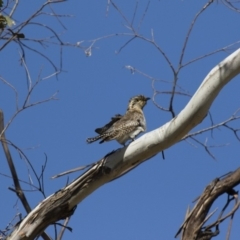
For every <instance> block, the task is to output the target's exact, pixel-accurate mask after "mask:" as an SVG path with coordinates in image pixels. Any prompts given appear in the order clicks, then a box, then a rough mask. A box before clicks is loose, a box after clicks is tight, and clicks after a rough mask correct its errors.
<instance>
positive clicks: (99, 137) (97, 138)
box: [86, 135, 102, 143]
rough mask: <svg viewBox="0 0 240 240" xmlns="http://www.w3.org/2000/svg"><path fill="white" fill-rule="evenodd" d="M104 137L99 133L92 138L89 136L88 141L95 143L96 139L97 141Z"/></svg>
mask: <svg viewBox="0 0 240 240" xmlns="http://www.w3.org/2000/svg"><path fill="white" fill-rule="evenodd" d="M101 138H102V135H98V136H96V137H92V138H87V140H86V141H87V143H93V142H95V141H97V140H99V139H101Z"/></svg>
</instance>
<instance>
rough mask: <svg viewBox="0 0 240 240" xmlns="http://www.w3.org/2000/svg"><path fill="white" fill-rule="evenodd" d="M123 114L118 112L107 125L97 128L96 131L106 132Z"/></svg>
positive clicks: (99, 132)
mask: <svg viewBox="0 0 240 240" xmlns="http://www.w3.org/2000/svg"><path fill="white" fill-rule="evenodd" d="M122 117H123V116H122V115H121V114H116V115H115V116H114V117H112V118H111V121H110V122H109V123H107V124H106V125H105V126H103V127H101V128H96V129H95V132H96V133H98V134H103V133H104V132H106V131H107V130H108V129H109V128H110V127H112V125H113V124H114V123H115V122H117V121H119V120H120V119H121V118H122Z"/></svg>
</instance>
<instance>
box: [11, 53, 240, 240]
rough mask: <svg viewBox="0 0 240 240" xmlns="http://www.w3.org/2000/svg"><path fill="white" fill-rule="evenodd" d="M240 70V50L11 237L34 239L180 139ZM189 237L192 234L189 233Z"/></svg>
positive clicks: (36, 210) (46, 202)
mask: <svg viewBox="0 0 240 240" xmlns="http://www.w3.org/2000/svg"><path fill="white" fill-rule="evenodd" d="M239 73H240V49H238V50H237V51H235V52H234V53H233V54H231V55H230V56H228V57H227V58H226V59H224V60H223V61H222V62H221V63H219V64H218V65H217V66H216V67H214V68H213V69H212V70H211V71H210V73H209V74H208V75H207V76H206V78H205V79H204V81H203V82H202V84H201V85H200V86H199V88H198V90H197V91H196V93H195V94H194V96H193V97H192V98H191V100H190V101H189V103H188V104H187V105H186V107H185V108H184V109H183V110H182V111H181V112H180V113H179V114H178V115H177V116H176V117H175V118H174V119H172V120H171V121H169V122H167V123H166V124H164V125H163V126H161V127H159V128H157V129H155V130H154V131H151V132H148V133H146V134H144V135H143V136H142V137H140V138H139V139H137V140H136V141H134V142H132V143H131V144H129V145H128V146H126V147H124V148H121V149H119V150H117V151H115V152H113V153H110V154H108V155H107V156H105V157H104V158H102V159H101V160H100V161H99V162H98V163H96V164H94V165H93V166H92V167H91V168H90V169H89V170H88V171H86V172H85V173H84V174H82V175H81V176H79V177H78V178H77V179H76V180H74V181H73V182H72V183H71V184H69V185H68V186H67V187H65V188H63V189H61V190H59V191H58V192H56V193H54V194H52V195H51V196H49V197H48V198H46V199H45V200H43V201H42V202H41V203H40V204H39V205H38V206H36V207H35V208H34V209H33V210H32V211H31V212H30V213H29V214H28V215H27V216H26V217H25V219H23V221H22V222H21V223H19V225H18V226H17V227H16V229H15V230H14V231H13V232H12V234H11V235H10V236H9V237H8V239H11V240H13V239H14V240H17V239H34V238H35V237H36V236H39V235H40V234H41V233H42V232H43V231H44V229H45V228H46V227H47V226H49V225H50V224H52V223H54V222H56V221H58V220H60V219H63V218H66V217H68V216H70V215H71V214H73V212H74V209H75V208H76V206H77V205H78V204H79V203H80V202H81V201H82V200H83V199H85V198H86V197H87V196H88V195H90V194H91V193H92V192H93V191H95V190H96V189H97V188H99V187H101V186H102V185H103V184H105V183H107V182H109V181H111V180H113V179H115V178H117V177H119V176H121V175H123V174H124V173H126V172H128V171H130V170H131V169H133V168H134V167H136V166H137V165H139V164H140V163H142V162H144V161H146V160H147V159H149V158H151V157H153V156H154V155H156V154H158V153H159V152H161V151H162V150H164V149H167V148H169V147H171V146H172V145H174V144H175V143H177V142H178V141H180V140H181V139H182V138H183V137H184V136H185V135H186V134H187V133H188V132H189V131H190V130H191V129H193V128H194V127H195V126H196V125H198V124H199V123H201V122H202V120H203V119H204V118H205V117H206V115H207V114H208V111H209V108H210V107H211V104H212V103H213V101H214V100H215V98H216V97H217V95H218V94H219V92H220V91H221V90H222V88H223V87H224V86H225V85H226V84H227V83H228V82H229V81H230V80H232V79H233V78H234V77H235V76H236V75H238V74H239ZM193 80H194V79H193ZM229 97H231V96H229ZM224 191H226V189H225V188H224V189H223V192H224ZM220 192H221V191H220ZM218 195H219V194H217V195H216V196H218ZM211 201H214V199H212V200H211ZM208 207H209V206H208ZM208 209H209V208H208ZM202 218H204V217H203V216H201V220H202ZM194 230H195V229H192V230H191V229H190V230H189V231H194ZM185 232H186V230H185ZM188 236H193V235H191V234H190V233H189V234H188ZM194 236H195V235H194ZM184 239H187V238H184ZM189 239H194V238H188V240H189Z"/></svg>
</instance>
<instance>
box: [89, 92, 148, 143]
mask: <svg viewBox="0 0 240 240" xmlns="http://www.w3.org/2000/svg"><path fill="white" fill-rule="evenodd" d="M149 99H150V98H147V97H144V96H143V95H138V96H135V97H133V98H131V99H130V100H129V104H128V108H127V112H126V114H125V115H123V116H122V115H120V114H116V115H115V116H114V117H112V118H111V121H110V122H109V123H107V124H106V125H105V126H103V127H101V128H97V129H95V132H96V133H98V134H99V135H98V136H96V137H93V138H88V139H87V142H88V143H92V142H95V141H97V140H101V141H100V142H99V143H103V142H105V141H106V142H107V141H111V140H117V141H118V142H119V143H120V144H123V145H125V143H126V142H127V141H128V140H129V139H132V140H134V138H135V137H136V136H137V135H138V134H139V133H141V132H144V131H145V130H146V120H145V117H144V114H143V111H142V109H143V108H144V106H145V105H146V103H147V101H148V100H149Z"/></svg>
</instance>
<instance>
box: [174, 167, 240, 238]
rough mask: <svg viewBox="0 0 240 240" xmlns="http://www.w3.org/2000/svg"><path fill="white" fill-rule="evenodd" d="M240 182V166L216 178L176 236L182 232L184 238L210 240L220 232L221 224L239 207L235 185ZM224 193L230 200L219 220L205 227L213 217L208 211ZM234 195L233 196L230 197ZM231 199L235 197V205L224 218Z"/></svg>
mask: <svg viewBox="0 0 240 240" xmlns="http://www.w3.org/2000/svg"><path fill="white" fill-rule="evenodd" d="M239 184H240V168H238V169H237V170H236V171H234V172H231V173H229V174H227V175H226V176H224V177H223V178H216V179H214V180H213V181H212V182H211V183H210V184H209V185H208V186H207V187H206V188H205V190H204V191H203V193H202V194H201V196H200V197H199V199H198V201H197V203H196V205H195V206H194V208H193V209H192V210H191V211H190V212H189V213H188V214H187V217H186V219H185V221H184V223H183V224H182V226H181V227H180V229H179V230H178V232H177V234H176V236H175V237H177V236H178V235H179V234H180V233H182V237H181V239H182V240H189V239H192V240H205V239H206V240H210V239H211V238H212V237H214V236H216V235H218V234H219V224H220V223H221V222H223V221H224V220H225V219H226V218H228V217H229V216H233V215H234V213H235V212H236V210H237V209H238V207H239V204H240V202H239V201H238V200H237V199H238V197H237V192H236V191H235V190H234V187H236V186H237V185H239ZM223 194H228V200H227V203H226V205H225V206H224V208H223V209H222V211H221V213H220V216H219V218H218V220H217V221H215V222H214V223H213V224H210V225H208V226H205V227H203V225H204V224H205V222H206V221H207V220H208V219H209V218H210V217H211V215H212V214H211V215H210V216H209V217H207V215H208V212H209V210H210V208H211V206H212V204H213V203H214V201H215V200H216V199H217V198H218V197H220V196H221V195H223ZM229 196H233V198H229ZM230 199H235V200H236V201H235V206H234V208H233V209H232V210H231V211H230V213H229V214H227V215H226V216H225V217H223V218H222V215H223V212H224V210H225V209H226V207H227V206H228V205H229V203H230V201H231V200H230ZM213 227H216V231H214V232H213V231H212V230H211V228H213Z"/></svg>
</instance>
